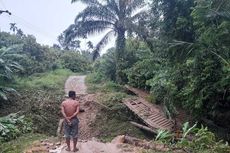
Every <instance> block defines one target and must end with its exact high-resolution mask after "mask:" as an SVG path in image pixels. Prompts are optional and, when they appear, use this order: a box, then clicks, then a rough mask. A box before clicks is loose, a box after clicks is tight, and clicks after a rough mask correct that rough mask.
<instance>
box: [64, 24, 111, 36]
mask: <svg viewBox="0 0 230 153" xmlns="http://www.w3.org/2000/svg"><path fill="white" fill-rule="evenodd" d="M106 29H113V24H112V23H110V22H107V21H101V20H91V21H84V22H83V21H80V22H78V23H77V24H75V25H74V26H73V27H72V28H70V29H69V30H67V31H66V36H67V39H74V38H76V37H87V36H89V35H93V34H97V33H100V32H103V31H105V30H106Z"/></svg>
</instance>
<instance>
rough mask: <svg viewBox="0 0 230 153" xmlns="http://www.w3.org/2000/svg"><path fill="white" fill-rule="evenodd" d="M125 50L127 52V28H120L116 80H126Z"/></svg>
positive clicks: (120, 81) (117, 43) (117, 45)
mask: <svg viewBox="0 0 230 153" xmlns="http://www.w3.org/2000/svg"><path fill="white" fill-rule="evenodd" d="M124 52H125V29H124V28H118V30H117V41H116V81H117V82H118V83H122V82H123V80H124V77H125V75H124V73H123V72H122V70H123V69H124Z"/></svg>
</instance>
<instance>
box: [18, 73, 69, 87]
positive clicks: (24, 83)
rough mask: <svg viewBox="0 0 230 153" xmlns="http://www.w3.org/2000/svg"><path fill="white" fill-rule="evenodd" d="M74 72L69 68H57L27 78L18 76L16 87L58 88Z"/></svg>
mask: <svg viewBox="0 0 230 153" xmlns="http://www.w3.org/2000/svg"><path fill="white" fill-rule="evenodd" d="M71 74H73V72H71V71H70V70H67V69H57V70H55V71H51V72H46V73H37V74H34V75H32V76H30V77H27V78H16V81H15V84H14V86H15V88H17V89H18V88H19V89H20V88H24V89H28V88H32V89H57V88H60V87H63V85H64V82H65V80H66V78H67V77H68V76H70V75H71Z"/></svg>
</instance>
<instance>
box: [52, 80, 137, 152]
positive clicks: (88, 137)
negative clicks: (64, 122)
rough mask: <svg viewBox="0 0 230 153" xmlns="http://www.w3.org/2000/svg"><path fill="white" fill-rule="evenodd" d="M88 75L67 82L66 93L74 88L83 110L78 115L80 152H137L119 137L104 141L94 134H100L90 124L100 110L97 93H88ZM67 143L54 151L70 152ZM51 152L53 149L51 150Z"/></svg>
mask: <svg viewBox="0 0 230 153" xmlns="http://www.w3.org/2000/svg"><path fill="white" fill-rule="evenodd" d="M85 77H86V76H70V77H69V78H68V79H67V81H66V83H65V93H66V94H67V93H68V91H70V90H73V91H75V92H76V94H77V95H78V96H77V98H78V100H79V101H80V107H81V109H84V111H85V112H82V113H80V114H79V115H78V118H79V120H80V126H79V127H80V128H79V131H80V135H79V142H78V145H77V147H78V148H79V151H78V153H136V151H134V148H131V147H130V146H127V145H126V144H122V143H121V141H122V140H120V138H119V137H117V138H115V139H114V140H113V141H112V142H111V143H102V142H100V141H98V140H97V139H96V138H94V136H96V135H98V133H97V131H96V130H95V129H92V127H91V126H90V125H91V124H92V123H93V122H94V120H95V117H96V114H97V113H98V111H99V107H100V106H98V104H97V103H95V102H94V101H95V99H96V97H95V96H96V95H94V94H87V87H86V85H85ZM65 149H66V145H65V143H64V142H63V144H62V145H61V146H60V147H59V148H57V149H55V150H52V152H55V153H69V152H67V151H65ZM50 152H51V150H50Z"/></svg>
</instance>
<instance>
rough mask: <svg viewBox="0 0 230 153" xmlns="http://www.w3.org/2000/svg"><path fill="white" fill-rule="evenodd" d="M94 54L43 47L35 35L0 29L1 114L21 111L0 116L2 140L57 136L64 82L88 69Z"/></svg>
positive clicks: (0, 136) (0, 135)
mask: <svg viewBox="0 0 230 153" xmlns="http://www.w3.org/2000/svg"><path fill="white" fill-rule="evenodd" d="M90 56H91V55H90V54H89V53H88V54H87V51H84V54H83V53H80V52H79V51H76V50H68V51H67V50H63V49H60V48H55V47H48V46H42V45H40V44H38V43H37V42H36V39H35V37H33V36H31V35H24V34H20V35H19V34H18V33H13V34H11V33H6V32H0V110H1V112H0V116H6V115H8V114H10V113H17V114H20V115H19V116H15V115H13V114H11V115H9V116H6V117H2V118H0V141H1V142H4V141H9V140H12V139H15V138H17V137H19V136H20V135H21V134H24V133H27V132H39V133H45V134H47V135H55V134H56V128H57V122H58V119H59V116H60V111H59V105H60V102H61V101H62V100H63V96H64V91H63V87H64V82H65V80H66V78H67V77H68V76H70V75H71V74H73V72H79V73H82V72H86V71H88V70H89V69H90ZM50 112H52V113H51V114H50ZM12 115H13V117H12Z"/></svg>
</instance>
